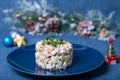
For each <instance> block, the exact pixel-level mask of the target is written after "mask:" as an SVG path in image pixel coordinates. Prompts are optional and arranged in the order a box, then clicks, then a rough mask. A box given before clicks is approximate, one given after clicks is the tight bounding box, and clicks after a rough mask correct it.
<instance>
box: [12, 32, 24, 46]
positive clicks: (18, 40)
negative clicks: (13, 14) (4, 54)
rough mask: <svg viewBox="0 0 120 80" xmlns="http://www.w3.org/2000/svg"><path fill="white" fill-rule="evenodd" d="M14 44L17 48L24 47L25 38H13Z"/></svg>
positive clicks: (19, 36)
mask: <svg viewBox="0 0 120 80" xmlns="http://www.w3.org/2000/svg"><path fill="white" fill-rule="evenodd" d="M14 43H15V44H17V46H18V47H21V46H24V45H26V42H25V37H24V36H21V35H19V34H17V35H16V37H15V38H14Z"/></svg>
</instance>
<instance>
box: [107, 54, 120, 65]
mask: <svg viewBox="0 0 120 80" xmlns="http://www.w3.org/2000/svg"><path fill="white" fill-rule="evenodd" d="M106 59H107V62H106V63H107V64H110V63H111V61H115V60H120V58H119V57H118V56H117V55H114V56H106Z"/></svg>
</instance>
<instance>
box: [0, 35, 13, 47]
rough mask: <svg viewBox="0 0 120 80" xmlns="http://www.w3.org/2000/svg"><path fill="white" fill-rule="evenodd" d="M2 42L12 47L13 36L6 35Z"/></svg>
mask: <svg viewBox="0 0 120 80" xmlns="http://www.w3.org/2000/svg"><path fill="white" fill-rule="evenodd" d="M2 43H3V45H4V46H6V47H10V46H12V45H13V38H12V37H11V36H5V37H4V38H3V40H2Z"/></svg>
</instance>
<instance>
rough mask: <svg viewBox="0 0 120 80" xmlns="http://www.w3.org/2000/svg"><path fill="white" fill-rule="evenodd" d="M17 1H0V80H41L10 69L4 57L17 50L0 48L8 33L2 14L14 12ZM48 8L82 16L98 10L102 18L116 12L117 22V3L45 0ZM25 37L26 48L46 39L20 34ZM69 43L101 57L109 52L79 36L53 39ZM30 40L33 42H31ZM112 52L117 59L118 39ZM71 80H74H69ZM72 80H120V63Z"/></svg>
mask: <svg viewBox="0 0 120 80" xmlns="http://www.w3.org/2000/svg"><path fill="white" fill-rule="evenodd" d="M15 2H16V0H3V1H0V80H41V79H38V78H33V77H29V76H25V75H21V74H19V73H17V72H16V71H14V70H13V69H11V68H10V67H9V66H8V63H7V60H6V57H7V55H8V54H9V53H10V52H12V51H13V50H15V49H17V48H18V47H17V46H13V47H4V46H3V45H2V39H3V37H4V36H6V35H8V34H9V31H11V30H10V29H9V28H8V25H7V24H5V23H4V22H3V21H2V19H3V17H4V14H3V12H2V11H3V10H4V9H7V8H14V9H15V6H17V5H16V4H15ZM48 2H49V3H50V4H52V5H53V6H55V7H58V8H59V10H60V11H62V12H73V11H74V10H75V9H76V8H78V10H79V11H80V12H82V13H86V12H87V11H88V10H91V9H100V10H101V11H102V12H103V13H104V14H105V15H108V14H109V13H110V12H112V11H115V12H116V14H115V16H114V17H113V19H114V20H116V21H118V22H120V0H48ZM21 34H22V35H23V36H25V38H26V41H27V45H30V44H35V43H36V42H37V41H38V40H41V39H44V38H45V37H46V36H47V35H42V36H41V35H36V36H32V35H29V34H26V33H21ZM56 37H60V38H63V39H65V40H68V41H70V42H71V43H75V44H80V45H83V46H88V47H91V48H94V49H96V50H98V51H99V52H100V53H102V54H103V55H105V54H106V51H107V49H108V42H107V41H101V40H97V39H90V38H86V37H80V36H72V35H70V34H64V36H63V35H62V36H56ZM31 39H32V40H31ZM114 48H115V52H116V54H117V55H118V56H120V37H118V38H117V39H116V40H115V42H114ZM72 80H74V79H72ZM75 80H120V63H117V64H116V65H107V66H106V65H102V66H101V67H100V68H98V69H97V70H94V71H92V72H89V73H86V74H83V75H79V76H78V79H75Z"/></svg>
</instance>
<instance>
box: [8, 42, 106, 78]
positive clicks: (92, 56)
mask: <svg viewBox="0 0 120 80" xmlns="http://www.w3.org/2000/svg"><path fill="white" fill-rule="evenodd" d="M73 48H74V51H73V63H72V66H71V67H68V68H66V69H65V70H54V71H50V70H44V69H41V68H40V67H38V66H37V65H36V63H35V45H28V46H25V47H22V48H18V49H16V50H14V51H13V52H11V53H10V54H9V55H8V56H7V61H8V63H9V65H10V67H12V68H13V69H14V70H16V71H18V72H22V73H25V74H28V75H32V76H40V77H41V76H42V77H56V76H59V77H61V76H71V75H72V76H74V75H79V74H82V73H86V72H89V71H92V70H94V69H96V68H98V67H100V66H101V65H102V64H103V63H104V61H105V58H104V56H103V55H102V54H101V53H100V52H98V51H97V50H95V49H92V48H89V47H85V46H81V45H77V44H73Z"/></svg>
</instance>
